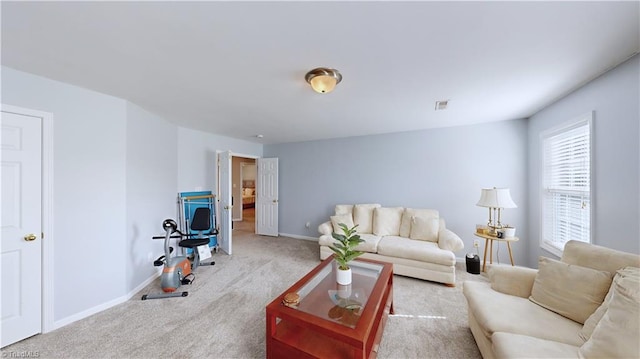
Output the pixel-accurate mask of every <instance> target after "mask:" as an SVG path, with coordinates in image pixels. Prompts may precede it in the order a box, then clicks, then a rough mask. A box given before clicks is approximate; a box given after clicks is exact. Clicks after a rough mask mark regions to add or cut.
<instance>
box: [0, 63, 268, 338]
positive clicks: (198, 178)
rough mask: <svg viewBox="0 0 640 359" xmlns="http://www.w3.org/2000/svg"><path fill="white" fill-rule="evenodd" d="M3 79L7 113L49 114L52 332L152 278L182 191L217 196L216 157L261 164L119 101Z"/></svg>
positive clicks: (24, 78)
mask: <svg viewBox="0 0 640 359" xmlns="http://www.w3.org/2000/svg"><path fill="white" fill-rule="evenodd" d="M1 71H2V103H3V104H7V105H13V106H18V107H24V108H28V109H34V110H40V111H45V112H50V113H52V114H53V145H54V149H53V151H54V153H53V174H54V176H53V218H52V219H51V221H52V227H53V233H52V234H50V235H49V236H47V238H48V239H49V240H51V241H53V242H52V243H53V252H54V253H53V281H54V283H53V285H52V286H53V291H54V293H53V297H54V303H53V317H54V319H53V320H54V327H58V326H64V325H66V324H69V323H71V322H73V321H75V320H78V319H82V318H84V317H86V316H88V315H91V314H94V313H96V312H98V311H100V310H103V309H106V308H109V307H110V306H113V305H116V304H118V303H121V302H122V301H124V300H127V299H128V298H129V297H130V296H131V295H133V294H135V292H136V289H137V288H138V287H139V286H141V285H143V284H144V283H145V282H146V281H148V280H150V279H152V278H153V276H154V275H155V272H154V271H155V268H154V267H153V263H152V261H151V260H149V256H150V255H151V257H152V258H154V259H155V257H158V256H159V255H160V254H162V251H163V249H162V241H153V240H152V239H151V237H152V236H153V235H157V234H162V228H161V223H162V220H164V219H165V218H175V217H176V216H177V206H176V196H177V192H178V191H179V189H182V190H194V189H195V188H198V187H200V188H206V189H213V187H215V183H216V180H215V179H216V168H215V166H216V161H215V150H217V149H220V150H226V149H231V150H234V151H238V152H241V153H247V154H251V155H257V156H259V155H261V154H262V145H260V144H255V143H251V142H247V141H242V140H237V139H232V138H228V137H224V136H217V135H212V134H207V133H203V132H200V131H194V130H188V129H183V128H179V127H176V126H175V125H172V124H170V123H168V122H167V121H166V120H164V119H163V118H161V117H159V116H156V115H154V114H152V113H149V112H148V111H146V110H144V109H142V108H140V107H139V106H137V105H135V104H131V103H128V102H127V101H125V100H123V99H119V98H116V97H112V96H108V95H105V94H101V93H98V92H94V91H91V90H87V89H84V88H80V87H77V86H73V85H70V84H65V83H62V82H58V81H53V80H50V79H47V78H43V77H40V76H36V75H32V74H28V73H25V72H21V71H17V70H14V69H11V68H8V67H4V66H3V67H2V69H1ZM78 283H80V286H81V288H79V287H78ZM158 290H160V288H158Z"/></svg>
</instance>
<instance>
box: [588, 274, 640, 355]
mask: <svg viewBox="0 0 640 359" xmlns="http://www.w3.org/2000/svg"><path fill="white" fill-rule="evenodd" d="M612 287H613V293H612V295H611V301H610V302H609V308H608V309H607V311H606V313H605V314H604V316H603V317H602V319H601V320H600V322H598V325H596V327H595V329H594V330H593V334H591V338H589V340H587V342H586V343H584V345H583V346H581V347H580V349H579V356H580V357H581V358H640V346H639V345H638V338H639V337H640V278H639V277H636V276H627V277H623V278H620V279H619V280H617V281H616V282H615V283H614V284H613V286H612Z"/></svg>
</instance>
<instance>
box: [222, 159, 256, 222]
mask: <svg viewBox="0 0 640 359" xmlns="http://www.w3.org/2000/svg"><path fill="white" fill-rule="evenodd" d="M223 152H229V154H231V164H232V166H233V158H234V157H242V158H253V159H254V160H257V159H258V158H262V156H256V155H246V154H242V153H237V152H233V150H216V198H217V200H216V223H221V221H220V217H219V215H220V211H219V206H218V202H219V201H220V162H219V161H220V154H221V153H223ZM232 172H233V171H230V175H231V176H232V177H233V174H232ZM229 192H230V193H232V194H233V185H232V181H229ZM235 205H236V204H234V206H235ZM240 206H242V198H240ZM231 214H232V216H231V222H233V209H232V213H231ZM256 218H258V209H257V208H256ZM230 230H231V229H230Z"/></svg>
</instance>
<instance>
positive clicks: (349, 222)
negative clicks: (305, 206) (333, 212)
mask: <svg viewBox="0 0 640 359" xmlns="http://www.w3.org/2000/svg"><path fill="white" fill-rule="evenodd" d="M330 218H331V225H332V226H333V232H334V233H338V234H344V232H343V231H342V228H340V223H344V224H345V225H346V226H347V227H349V228H351V227H353V226H354V224H353V218H352V217H351V215H350V214H342V215H339V216H331V217H330Z"/></svg>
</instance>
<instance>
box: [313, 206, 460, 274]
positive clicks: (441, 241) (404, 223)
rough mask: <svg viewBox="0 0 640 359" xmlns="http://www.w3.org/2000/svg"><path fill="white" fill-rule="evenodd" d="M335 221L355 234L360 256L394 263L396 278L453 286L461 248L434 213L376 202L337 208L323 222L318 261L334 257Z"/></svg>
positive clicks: (337, 228)
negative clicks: (357, 236) (406, 277)
mask: <svg viewBox="0 0 640 359" xmlns="http://www.w3.org/2000/svg"><path fill="white" fill-rule="evenodd" d="M339 223H344V224H346V225H347V226H348V227H349V228H351V227H352V226H354V225H358V227H357V230H358V234H359V235H360V238H362V239H363V240H364V243H360V244H359V245H358V247H356V249H357V250H359V251H363V252H365V254H363V255H362V258H369V259H374V260H379V261H384V262H390V263H393V264H394V265H393V272H394V273H395V274H400V275H405V276H409V277H414V278H419V279H425V280H430V281H434V282H440V283H445V284H448V285H455V282H456V270H455V265H456V257H455V254H454V252H455V251H459V250H461V249H463V248H464V243H463V242H462V240H461V239H460V237H458V236H457V235H456V234H455V233H453V232H452V231H450V230H448V229H447V228H446V227H445V222H444V220H443V219H442V218H440V214H439V212H438V211H436V210H433V209H415V208H403V207H382V206H381V205H380V204H356V205H337V206H336V207H335V215H334V216H331V220H330V221H328V222H325V223H323V224H321V225H320V226H319V227H318V231H319V232H320V234H321V236H320V238H319V240H318V242H319V244H320V259H325V258H327V257H329V256H331V255H332V254H333V252H332V251H331V249H330V248H329V246H331V245H333V243H334V242H335V239H333V237H332V235H331V234H332V233H333V232H334V231H336V232H337V233H342V231H341V230H340V228H339V227H338V224H339Z"/></svg>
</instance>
